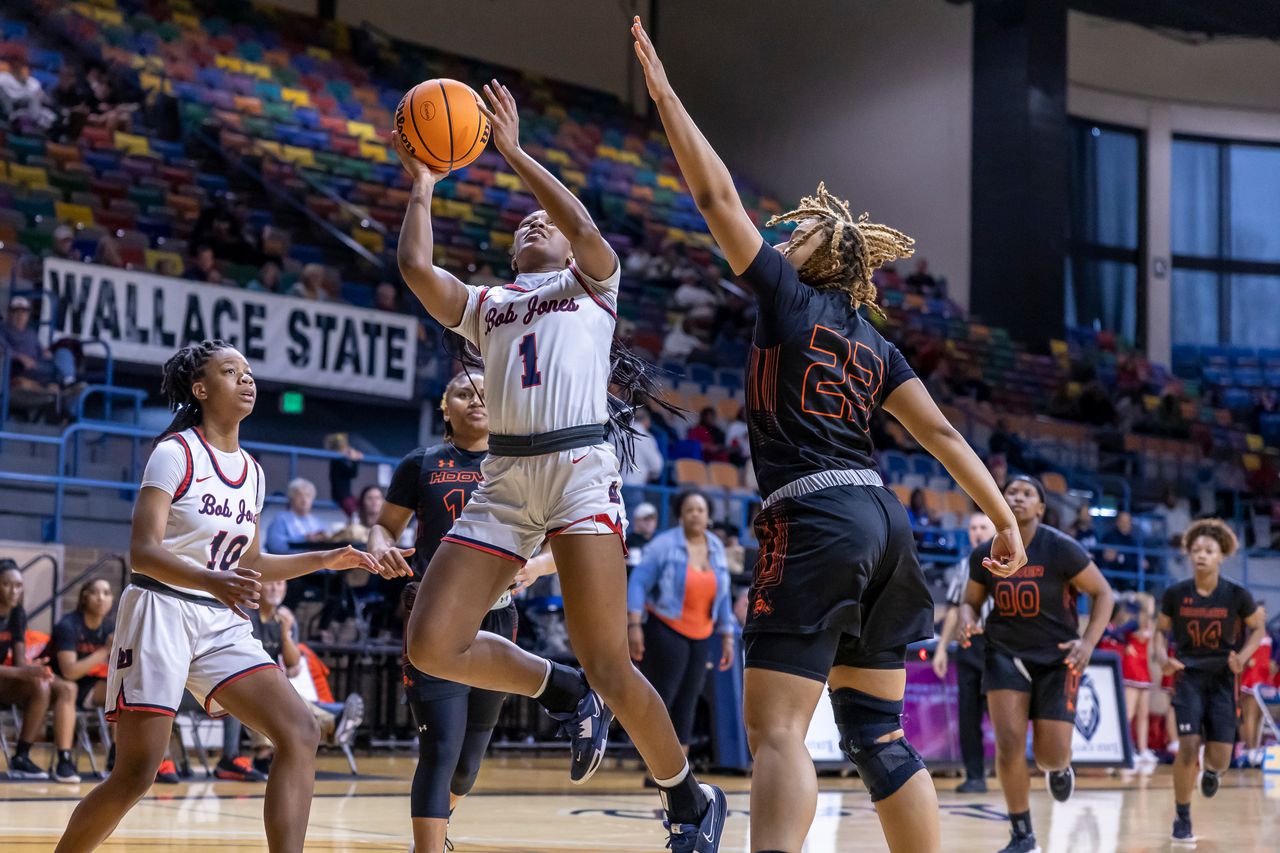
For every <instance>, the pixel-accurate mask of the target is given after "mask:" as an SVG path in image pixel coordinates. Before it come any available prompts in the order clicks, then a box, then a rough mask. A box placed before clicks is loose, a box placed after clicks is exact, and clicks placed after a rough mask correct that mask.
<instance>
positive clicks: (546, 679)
mask: <svg viewBox="0 0 1280 853" xmlns="http://www.w3.org/2000/svg"><path fill="white" fill-rule="evenodd" d="M543 663H545V664H546V665H547V674H546V675H544V676H542V686H541V687H539V688H538V692H536V693H534V694H533V696H532V698H534V699H537V698H538V697H539V696H541V695H542V694H543V693H546V692H547V685H548V684H550V683H551V661H549V660H544V661H543ZM688 769H689V766H688V765H687V764H686V765H685V770H688ZM682 778H683V777H682Z"/></svg>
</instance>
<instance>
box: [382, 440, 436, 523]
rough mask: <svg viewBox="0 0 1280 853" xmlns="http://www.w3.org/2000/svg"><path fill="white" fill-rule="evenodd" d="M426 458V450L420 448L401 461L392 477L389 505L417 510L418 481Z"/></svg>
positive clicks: (388, 494) (388, 495) (389, 489)
mask: <svg viewBox="0 0 1280 853" xmlns="http://www.w3.org/2000/svg"><path fill="white" fill-rule="evenodd" d="M426 456H427V453H426V450H424V449H421V448H419V449H418V450H415V451H413V452H412V453H410V454H409V455H407V456H405V457H404V458H403V459H401V460H400V464H398V465H396V470H395V473H393V474H392V475H391V485H390V486H388V487H387V498H386V499H387V503H392V504H395V505H396V506H400V507H404V508H405V509H411V510H417V508H418V481H419V480H420V479H421V477H422V460H423V459H425V458H426Z"/></svg>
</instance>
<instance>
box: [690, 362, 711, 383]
mask: <svg viewBox="0 0 1280 853" xmlns="http://www.w3.org/2000/svg"><path fill="white" fill-rule="evenodd" d="M689 379H691V380H692V381H694V382H697V383H698V384H699V385H702V386H703V387H704V388H705V387H706V386H707V385H714V384H716V374H715V371H714V370H712V369H711V368H710V367H709V366H707V365H705V364H691V365H689Z"/></svg>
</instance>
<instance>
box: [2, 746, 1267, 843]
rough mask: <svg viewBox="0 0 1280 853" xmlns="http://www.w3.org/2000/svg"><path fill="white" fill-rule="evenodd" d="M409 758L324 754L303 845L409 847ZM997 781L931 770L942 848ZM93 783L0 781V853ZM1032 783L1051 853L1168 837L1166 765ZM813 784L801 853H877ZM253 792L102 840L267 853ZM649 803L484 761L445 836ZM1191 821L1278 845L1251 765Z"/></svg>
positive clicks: (220, 789) (157, 797)
mask: <svg viewBox="0 0 1280 853" xmlns="http://www.w3.org/2000/svg"><path fill="white" fill-rule="evenodd" d="M413 767H414V764H413V759H412V758H410V757H409V756H408V755H407V754H403V755H400V756H396V757H385V756H364V757H361V758H360V772H361V774H362V775H361V776H360V777H359V778H353V777H351V776H349V775H346V772H345V771H346V765H345V762H344V761H343V760H342V759H341V757H340V756H339V757H333V756H331V755H327V754H326V755H324V756H322V757H321V759H320V762H319V769H320V774H319V775H320V778H319V780H318V781H317V784H316V798H315V802H314V804H313V806H312V809H311V826H310V829H309V831H308V835H307V849H308V850H317V851H330V853H339V851H353V853H354V851H375V850H382V851H401V853H403V851H406V850H408V845H409V837H410V835H409V798H408V779H409V778H410V777H411V776H412V774H413ZM199 773H200V771H198V770H197V774H199ZM714 781H716V782H718V783H719V784H721V785H722V786H724V787H725V789H726V791H727V792H728V793H729V807H730V809H731V815H730V818H729V822H728V825H727V827H726V830H725V840H724V843H723V845H722V850H723V851H725V853H729V851H732V853H748V851H749V848H748V846H747V823H748V814H747V810H748V798H747V790H748V788H747V786H748V782H747V780H746V779H745V778H742V777H724V778H717V779H714ZM992 782H993V784H992V790H991V793H990V794H986V795H982V796H973V795H968V796H964V795H957V794H954V793H952V791H951V789H952V788H954V787H955V781H954V780H951V779H938V780H937V785H938V793H939V801H940V806H941V809H942V831H943V839H944V849H945V850H947V851H948V853H958V852H959V851H983V852H984V853H986V851H992V853H994V851H996V850H999V849H1000V848H1001V847H1003V846H1004V844H1005V843H1006V841H1007V839H1008V823H1007V821H1006V820H1005V819H1004V802H1003V800H1002V799H1001V797H1000V794H999V791H998V789H997V788H996V787H995V786H994V780H992ZM90 784H91V783H88V782H86V783H85V784H82V785H80V786H66V785H57V784H52V783H46V782H13V781H0V850H2V851H4V853H24V851H44V850H51V849H52V848H53V845H54V843H55V842H56V840H57V838H58V835H59V834H60V832H61V830H62V828H63V827H64V826H65V825H66V822H67V819H68V817H70V815H71V811H72V809H73V808H75V804H76V802H77V800H78V799H79V797H80V796H82V795H83V793H84V792H86V791H88V790H89V787H90ZM1032 784H1033V793H1032V801H1031V802H1032V815H1033V820H1034V821H1035V826H1036V834H1037V836H1038V838H1039V840H1040V845H1041V847H1042V849H1043V850H1044V851H1045V853H1059V852H1060V851H1061V853H1077V851H1079V853H1112V851H1124V853H1145V851H1157V850H1160V851H1164V850H1169V849H1170V842H1169V828H1170V822H1171V820H1172V817H1173V793H1172V790H1171V787H1170V786H1171V784H1172V777H1171V776H1170V774H1169V769H1168V768H1166V767H1162V768H1159V769H1158V770H1157V771H1156V772H1155V773H1154V774H1153V775H1148V776H1142V775H1136V774H1124V775H1118V776H1106V775H1098V771H1084V773H1081V774H1080V777H1079V782H1078V786H1077V788H1076V793H1075V796H1074V797H1073V798H1072V799H1071V800H1070V801H1069V802H1067V803H1055V802H1053V801H1052V800H1051V799H1050V797H1049V795H1048V794H1047V793H1045V791H1044V784H1043V781H1042V780H1041V779H1035V778H1033V783H1032ZM821 788H822V793H821V795H820V800H819V803H818V817H817V820H816V821H815V822H814V826H813V829H812V831H811V832H810V834H809V841H808V843H807V845H806V846H805V853H845V851H854V850H857V851H883V850H885V849H887V848H886V847H885V844H884V840H883V836H881V834H880V828H879V824H878V823H877V821H876V817H875V813H874V811H873V810H872V808H871V803H870V801H869V800H868V799H867V796H866V793H865V791H864V790H863V789H862V786H861V785H860V784H859V783H858V782H857V781H856V780H842V779H833V778H823V780H822V784H821ZM262 791H263V786H262V785H260V784H259V785H254V784H244V783H235V782H217V781H215V782H206V781H203V779H201V781H195V782H184V783H182V784H178V785H173V786H157V787H154V788H152V790H151V793H150V794H149V795H148V796H147V798H146V799H144V800H143V801H142V802H141V803H140V804H139V805H138V806H137V807H136V808H135V809H134V810H133V812H132V813H130V814H129V816H128V817H126V818H125V819H124V821H123V822H122V823H121V825H120V827H119V828H118V829H117V830H116V833H115V835H114V836H112V838H111V839H109V840H108V841H107V843H106V845H104V847H103V848H102V849H103V850H107V851H113V853H122V851H128V853H169V851H181V853H213V851H227V850H229V851H235V853H249V851H265V850H266V849H267V848H266V841H265V838H264V835H263V829H262ZM657 805H658V803H657V797H656V795H655V794H654V792H653V791H651V790H645V789H643V788H642V787H640V775H639V773H638V772H637V771H635V770H634V769H621V770H620V769H616V768H614V767H612V766H607V767H606V768H604V769H602V770H601V771H600V773H599V774H598V775H597V776H596V777H595V779H593V780H592V781H591V783H590V784H589V785H588V786H587V787H586V788H585V789H579V788H575V787H572V786H570V785H569V783H568V774H567V760H557V759H552V758H522V757H513V758H497V759H490V760H489V761H487V762H486V763H485V765H484V767H483V769H482V770H481V772H480V781H479V784H478V785H477V788H476V791H475V793H474V794H473V796H472V797H470V798H468V799H467V800H465V801H464V802H463V804H462V805H461V806H460V807H459V809H458V813H457V814H456V815H455V817H454V821H453V827H452V829H451V833H450V835H451V838H452V840H453V841H454V842H455V844H456V845H457V849H458V853H495V851H513V852H515V851H518V853H549V852H550V851H594V852H595V853H651V851H652V852H653V853H657V851H662V850H664V849H665V847H664V845H665V843H666V836H665V834H664V833H663V831H662V827H661V824H660V823H659V822H658V820H656V819H655V808H656V807H657ZM1192 817H1193V819H1194V823H1195V830H1196V834H1197V835H1198V836H1199V837H1200V839H1201V840H1200V842H1199V844H1198V845H1197V846H1196V847H1195V848H1194V849H1195V850H1197V851H1206V853H1208V852H1209V851H1213V853H1217V851H1233V853H1254V851H1259V852H1260V851H1264V850H1266V851H1275V850H1277V849H1280V840H1278V839H1280V784H1276V783H1274V782H1273V783H1271V785H1270V790H1268V789H1267V787H1266V786H1264V785H1263V778H1262V776H1261V774H1260V773H1259V772H1258V771H1256V770H1254V771H1234V770H1233V771H1231V772H1230V773H1229V774H1228V775H1227V776H1226V778H1225V779H1224V780H1223V786H1222V790H1221V791H1220V792H1219V794H1218V796H1217V797H1216V798H1215V799H1214V800H1213V801H1212V802H1209V801H1206V800H1204V799H1202V798H1201V797H1200V796H1199V794H1197V795H1196V798H1195V800H1194V801H1193V804H1192ZM1172 849H1174V850H1187V849H1191V848H1188V847H1185V846H1183V847H1173V848H1172Z"/></svg>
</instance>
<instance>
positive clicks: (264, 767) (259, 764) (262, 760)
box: [253, 755, 272, 779]
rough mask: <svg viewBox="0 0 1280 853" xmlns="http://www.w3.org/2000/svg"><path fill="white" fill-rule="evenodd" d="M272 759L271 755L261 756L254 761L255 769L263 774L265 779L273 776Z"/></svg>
mask: <svg viewBox="0 0 1280 853" xmlns="http://www.w3.org/2000/svg"><path fill="white" fill-rule="evenodd" d="M271 758H272V756H270V755H259V756H257V757H256V758H254V759H253V769H254V770H256V771H258V772H259V773H261V774H262V778H263V779H265V778H267V777H268V776H270V775H271Z"/></svg>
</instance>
